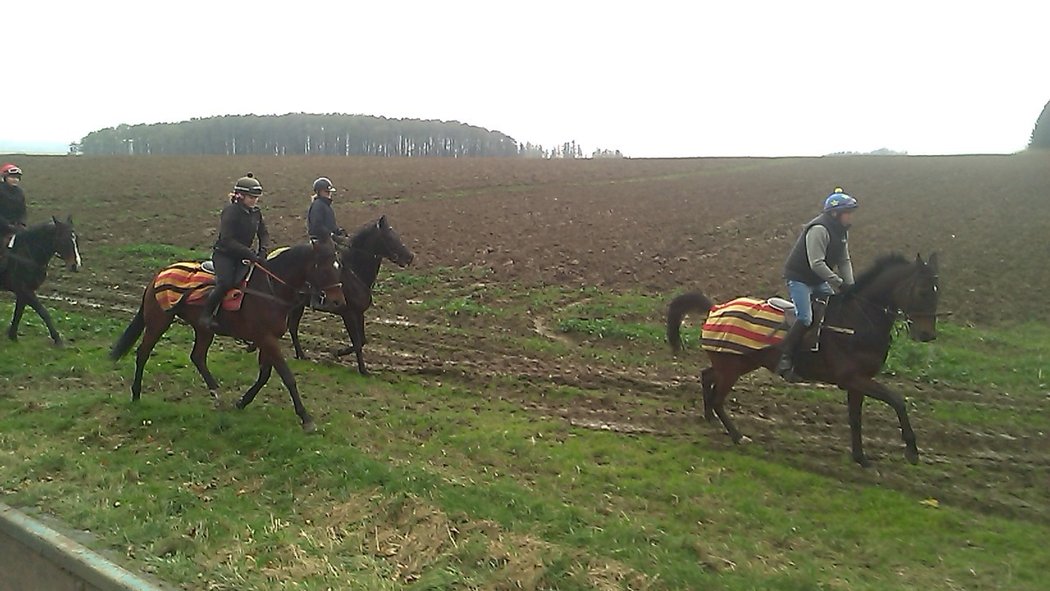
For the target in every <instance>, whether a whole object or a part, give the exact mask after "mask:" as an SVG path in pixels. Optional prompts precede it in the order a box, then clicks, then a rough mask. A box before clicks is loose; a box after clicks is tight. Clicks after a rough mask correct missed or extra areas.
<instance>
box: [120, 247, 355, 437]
mask: <svg viewBox="0 0 1050 591" xmlns="http://www.w3.org/2000/svg"><path fill="white" fill-rule="evenodd" d="M255 267H256V269H255V270H254V271H253V273H252V275H251V277H250V278H249V279H248V282H247V284H246V286H245V289H244V296H243V300H242V302H241V306H240V310H239V311H236V312H230V311H226V310H223V311H221V312H220V313H219V325H220V328H219V330H218V334H221V335H225V336H230V337H233V338H235V339H240V340H242V341H247V342H251V343H254V344H255V346H256V347H257V348H258V351H259V377H258V379H257V380H256V381H255V383H254V384H252V386H251V387H250V388H249V389H248V390H247V391H246V392H245V393H244V395H243V396H242V397H241V398H240V400H238V401H237V404H236V406H237V408H238V409H243V408H244V407H246V406H248V405H249V404H251V402H252V400H254V399H255V395H256V394H258V393H259V390H261V389H262V387H263V386H264V385H266V382H267V381H268V380H269V379H270V372H271V371H272V370H273V369H277V374H278V375H279V376H281V380H282V381H283V382H284V385H285V387H286V388H287V389H288V393H289V394H291V396H292V404H293V405H294V407H295V414H296V415H297V416H298V417H299V419H300V421H301V423H302V428H303V430H304V431H306V432H307V433H310V432H313V431H314V430H316V425H315V424H314V421H313V418H312V417H311V416H310V414H309V413H308V412H307V411H306V408H305V407H304V406H303V402H302V400H301V399H300V397H299V389H298V387H297V386H296V384H295V376H294V375H292V371H291V369H289V367H288V363H287V362H286V361H285V360H284V356H283V355H282V354H281V347H280V343H279V340H278V339H280V338H281V336H282V335H284V333H285V331H287V330H288V325H287V317H288V312H289V310H291V309H292V308H294V307H295V306H296V305H298V302H299V300H298V297H299V291H300V290H301V289H302V288H303V286H304V285H306V284H307V283H309V284H311V285H313V286H316V288H317V289H320V290H322V291H323V292H324V293H325V296H326V297H328V298H331V299H332V301H333V302H336V303H339V304H342V303H343V292H342V285H341V284H340V283H339V262H338V261H337V260H336V253H335V243H334V242H332V240H331V239H330V238H329V239H322V240H316V241H311V242H310V243H307V244H301V245H298V246H293V247H291V248H288V249H287V250H284V251H283V252H278V253H275V254H274V255H273V256H271V258H269V259H268V260H267V261H266V263H265V266H263V265H262V264H258V263H256V264H255ZM171 268H172V267H169V269H171ZM162 273H163V271H162ZM159 275H160V273H158V276H159ZM156 282H157V276H155V277H154V280H153V281H151V282H150V283H149V285H147V286H146V289H145V292H144V293H143V295H142V304H141V305H140V306H139V309H138V312H137V313H136V314H135V317H134V318H133V319H132V320H131V323H130V324H129V325H128V327H127V329H126V330H125V331H124V334H122V335H121V336H120V338H119V339H117V342H116V343H115V344H114V345H113V348H112V349H111V350H110V354H109V356H110V359H112V360H114V361H116V360H118V359H120V358H121V357H123V356H124V355H125V354H126V353H127V352H128V351H129V350H130V349H131V347H132V345H134V344H135V342H136V341H137V340H138V338H139V336H140V335H143V332H145V336H143V338H142V342H141V343H140V344H139V347H138V354H137V356H136V359H135V380H134V382H133V383H132V384H131V399H132V401H137V400H138V399H139V396H140V395H141V393H142V373H143V369H144V368H145V366H146V360H148V359H149V356H150V353H152V351H153V347H154V346H156V344H157V341H158V340H160V337H161V335H163V334H164V332H165V331H167V330H168V327H170V326H171V324H172V322H174V320H175V318H176V317H179V318H182V319H183V320H184V321H186V323H188V324H189V325H190V326H191V327H192V328H193V333H194V340H193V350H192V352H191V353H190V360H191V361H193V365H194V366H195V367H196V368H197V371H198V373H200V375H201V377H202V378H204V383H205V384H207V386H208V390H210V391H211V393H212V396H213V397H215V399H216V400H218V393H217V390H218V387H219V383H218V382H217V381H216V380H215V378H214V377H213V376H212V374H211V371H209V369H208V363H207V360H208V348H209V347H210V346H211V343H212V340H213V339H214V338H215V333H213V332H212V330H211V329H209V328H208V323H207V321H206V319H205V318H203V317H202V316H201V311H202V309H203V300H197V301H196V302H191V301H189V299H188V298H187V299H184V300H183V301H181V302H179V303H178V304H177V305H175V306H174V307H172V308H171V309H170V310H165V309H163V308H162V307H161V305H160V303H159V301H158V295H157V294H158V292H157V289H156V288H155V284H156Z"/></svg>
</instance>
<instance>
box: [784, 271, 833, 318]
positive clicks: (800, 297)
mask: <svg viewBox="0 0 1050 591" xmlns="http://www.w3.org/2000/svg"><path fill="white" fill-rule="evenodd" d="M787 286H788V293H789V294H791V301H792V303H794V304H795V317H796V318H797V319H798V320H797V322H801V323H802V324H804V325H806V326H809V325H810V324H813V302H812V301H811V300H810V298H811V297H813V294H817V295H822V296H829V295H833V294H834V293H835V290H833V289H831V285H829V284H828V282H827V281H825V282H824V283H819V284H817V285H808V284H806V283H802V282H801V281H791V280H790V279H789V280H788V282H787Z"/></svg>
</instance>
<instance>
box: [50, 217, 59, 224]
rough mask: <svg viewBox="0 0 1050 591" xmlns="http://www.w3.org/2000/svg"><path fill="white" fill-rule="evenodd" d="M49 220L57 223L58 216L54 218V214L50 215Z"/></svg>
mask: <svg viewBox="0 0 1050 591" xmlns="http://www.w3.org/2000/svg"><path fill="white" fill-rule="evenodd" d="M51 222H52V223H55V224H57V223H58V218H56V217H55V216H51Z"/></svg>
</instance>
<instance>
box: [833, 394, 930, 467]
mask: <svg viewBox="0 0 1050 591" xmlns="http://www.w3.org/2000/svg"><path fill="white" fill-rule="evenodd" d="M848 389H849V390H853V389H856V390H858V391H860V392H861V393H863V394H864V395H865V396H870V397H871V398H874V399H876V400H881V401H883V402H885V403H886V404H888V405H890V407H891V408H892V409H893V410H894V411H895V412H896V413H897V421H898V422H900V426H901V439H902V440H903V441H904V457H905V458H906V459H907V460H908V461H909V462H911V463H912V464H917V463H918V462H919V448H918V447H917V446H916V444H915V431H913V430H912V428H911V421H910V420H909V419H908V407H907V404H905V402H904V397H903V396H901V395H900V394H898V393H896V392H894V391H893V390H890V389H889V388H887V387H886V386H883V385H882V384H880V383H878V382H876V381H875V380H872V379H870V378H861V379H858V380H856V384H855V385H854V384H850V388H848Z"/></svg>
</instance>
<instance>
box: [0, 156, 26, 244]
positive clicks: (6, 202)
mask: <svg viewBox="0 0 1050 591" xmlns="http://www.w3.org/2000/svg"><path fill="white" fill-rule="evenodd" d="M0 176H2V177H3V182H2V183H0V235H3V234H14V233H15V232H17V231H18V230H22V229H25V227H26V196H25V193H23V192H22V187H20V186H18V184H19V182H21V180H22V169H21V168H18V167H17V166H15V165H14V164H11V163H8V164H4V165H3V166H0Z"/></svg>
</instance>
